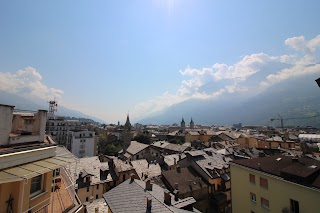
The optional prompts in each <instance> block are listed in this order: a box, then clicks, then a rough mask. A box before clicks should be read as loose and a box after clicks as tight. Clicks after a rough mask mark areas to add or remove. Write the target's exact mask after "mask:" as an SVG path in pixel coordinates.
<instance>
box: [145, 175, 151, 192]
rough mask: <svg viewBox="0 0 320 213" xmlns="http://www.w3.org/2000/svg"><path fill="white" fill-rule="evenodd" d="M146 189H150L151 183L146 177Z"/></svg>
mask: <svg viewBox="0 0 320 213" xmlns="http://www.w3.org/2000/svg"><path fill="white" fill-rule="evenodd" d="M146 190H148V191H152V183H151V180H150V179H149V178H148V179H147V182H146Z"/></svg>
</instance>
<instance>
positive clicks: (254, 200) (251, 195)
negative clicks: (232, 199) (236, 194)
mask: <svg viewBox="0 0 320 213" xmlns="http://www.w3.org/2000/svg"><path fill="white" fill-rule="evenodd" d="M250 199H251V201H252V202H255V203H256V202H257V196H256V194H254V193H252V192H250Z"/></svg>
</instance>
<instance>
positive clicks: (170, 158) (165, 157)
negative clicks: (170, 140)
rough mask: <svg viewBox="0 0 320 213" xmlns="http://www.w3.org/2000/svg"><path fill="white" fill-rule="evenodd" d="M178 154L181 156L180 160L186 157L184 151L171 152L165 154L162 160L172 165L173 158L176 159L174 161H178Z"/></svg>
mask: <svg viewBox="0 0 320 213" xmlns="http://www.w3.org/2000/svg"><path fill="white" fill-rule="evenodd" d="M179 155H180V157H181V160H182V159H184V158H185V157H186V155H185V154H184V153H182V154H173V155H165V156H164V158H163V160H164V162H165V163H166V164H167V165H168V166H173V165H174V159H176V162H177V163H178V161H179Z"/></svg>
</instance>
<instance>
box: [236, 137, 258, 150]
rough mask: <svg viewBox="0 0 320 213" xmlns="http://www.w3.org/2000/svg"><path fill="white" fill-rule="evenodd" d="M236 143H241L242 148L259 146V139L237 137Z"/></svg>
mask: <svg viewBox="0 0 320 213" xmlns="http://www.w3.org/2000/svg"><path fill="white" fill-rule="evenodd" d="M236 143H238V144H240V148H246V149H249V148H258V143H257V139H255V138H237V139H236Z"/></svg>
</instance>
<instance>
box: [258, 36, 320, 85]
mask: <svg viewBox="0 0 320 213" xmlns="http://www.w3.org/2000/svg"><path fill="white" fill-rule="evenodd" d="M285 44H286V45H288V46H290V47H291V48H293V49H295V50H298V51H300V52H303V53H304V54H302V55H290V56H288V55H283V56H280V57H279V58H280V61H289V62H290V64H291V67H289V68H285V69H283V70H277V71H275V73H274V74H270V75H268V76H267V78H266V79H265V80H264V81H262V82H261V83H260V85H261V86H262V87H267V86H270V85H272V84H275V83H278V82H281V81H283V80H286V79H288V78H291V77H295V76H300V75H305V74H311V73H317V72H320V64H317V59H318V58H319V57H318V56H317V55H316V52H315V51H316V49H318V48H319V47H320V35H318V36H316V37H315V38H313V39H311V40H309V41H306V40H305V39H304V37H303V36H300V37H292V38H288V39H286V40H285Z"/></svg>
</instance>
